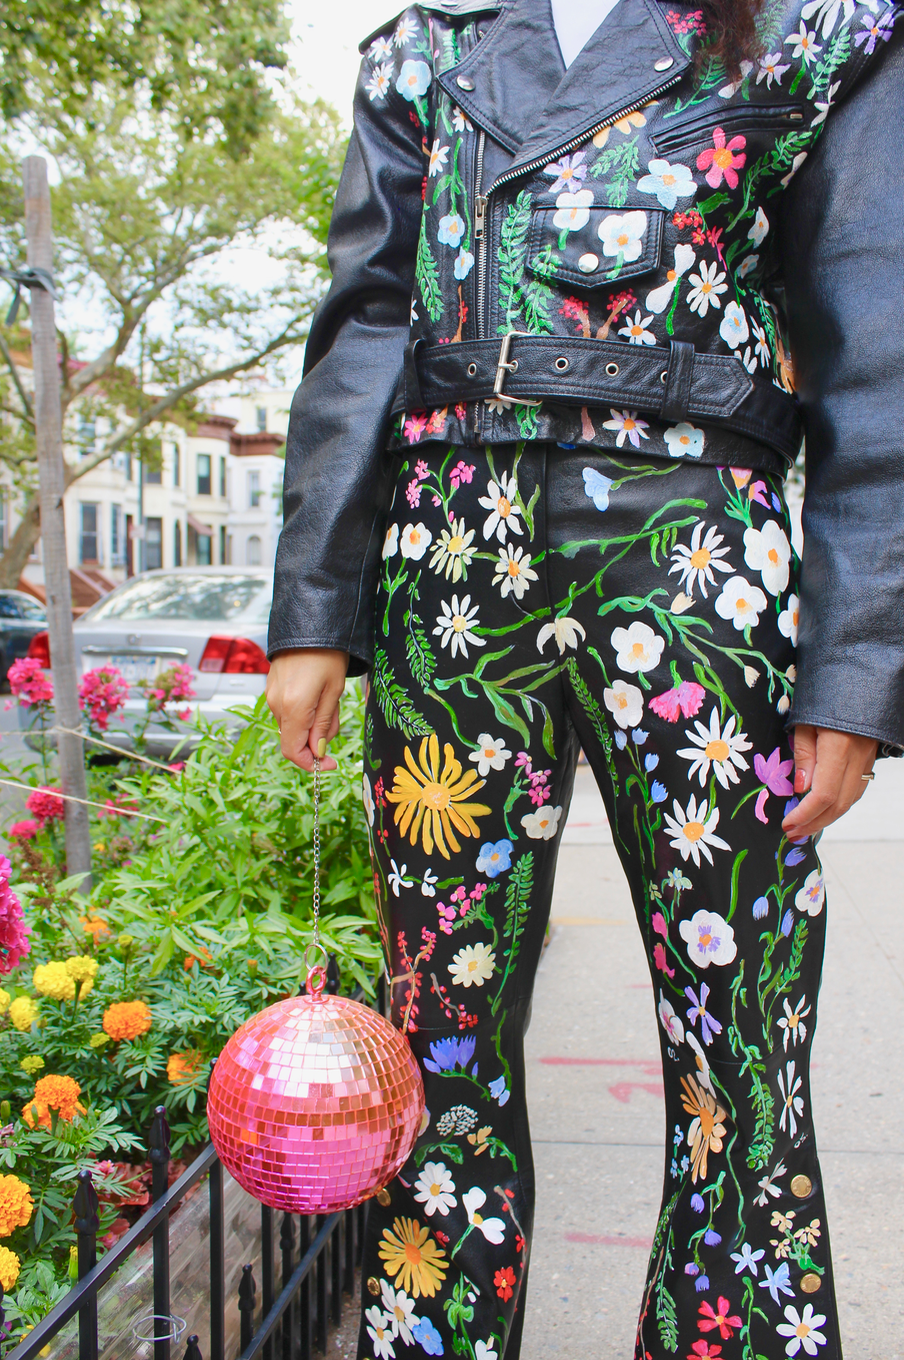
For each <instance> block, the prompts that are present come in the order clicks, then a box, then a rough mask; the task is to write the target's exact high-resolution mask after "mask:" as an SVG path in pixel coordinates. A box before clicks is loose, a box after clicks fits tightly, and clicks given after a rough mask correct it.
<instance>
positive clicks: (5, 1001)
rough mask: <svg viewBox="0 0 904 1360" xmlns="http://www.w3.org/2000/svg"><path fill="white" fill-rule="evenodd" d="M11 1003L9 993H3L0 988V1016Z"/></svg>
mask: <svg viewBox="0 0 904 1360" xmlns="http://www.w3.org/2000/svg"><path fill="white" fill-rule="evenodd" d="M11 1001H12V997H11V996H10V994H9V992H5V991H4V990H3V988H2V987H0V1015H2V1014H3V1013H4V1011H5V1010H6V1008H7V1006H8V1005H9V1003H10V1002H11Z"/></svg>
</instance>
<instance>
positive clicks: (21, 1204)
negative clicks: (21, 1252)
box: [0, 1176, 35, 1237]
mask: <svg viewBox="0 0 904 1360" xmlns="http://www.w3.org/2000/svg"><path fill="white" fill-rule="evenodd" d="M34 1207H35V1206H34V1200H33V1199H32V1197H31V1191H30V1190H29V1188H28V1186H27V1185H26V1184H25V1182H24V1181H23V1180H20V1179H19V1177H18V1176H0V1237H9V1236H10V1235H11V1234H12V1233H14V1232H15V1231H16V1229H17V1228H24V1227H25V1225H26V1223H28V1221H29V1220H30V1218H31V1211H32V1209H33V1208H34Z"/></svg>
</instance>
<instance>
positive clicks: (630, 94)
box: [439, 0, 691, 169]
mask: <svg viewBox="0 0 904 1360" xmlns="http://www.w3.org/2000/svg"><path fill="white" fill-rule="evenodd" d="M690 64H691V58H690V57H688V56H687V55H686V54H685V53H684V52H683V51H682V49H681V47H680V46H679V44H678V41H677V39H676V38H675V36H674V34H673V33H672V30H671V29H670V27H669V25H668V23H667V22H666V19H665V16H664V15H663V13H662V11H661V8H660V6H659V5H658V4H657V3H656V0H619V3H618V4H617V5H616V6H615V9H614V10H613V11H612V13H611V14H610V15H609V16H608V18H607V19H606V20H605V22H604V23H603V24H602V25H601V26H600V28H598V29H597V31H596V33H595V34H594V35H593V37H592V38H591V39H590V41H589V42H588V43H587V45H586V47H585V48H584V50H583V51H582V52H581V53H580V55H579V56H578V57H577V58H576V60H575V61H574V62H573V63H572V65H571V66H570V67H569V68H568V70H567V71H566V70H565V69H564V62H563V61H562V56H561V53H560V51H559V44H558V42H557V40H556V36H555V30H554V28H553V23H552V12H551V10H550V5H549V0H512V3H511V4H509V5H506V7H505V9H504V10H503V12H502V13H501V15H500V16H499V18H498V19H497V20H496V22H495V23H494V24H493V25H492V27H491V28H490V29H489V30H488V31H487V34H486V37H485V38H484V39H483V40H482V41H481V42H479V43H478V44H477V46H476V47H475V48H474V49H473V50H472V51H471V52H469V53H468V55H467V56H466V57H465V58H464V60H463V61H461V62H459V63H458V64H457V65H456V66H453V67H450V68H449V69H447V70H446V71H445V72H444V73H443V74H442V76H440V77H439V80H440V84H441V85H442V86H443V88H444V89H445V90H446V91H447V93H448V94H449V95H451V97H452V98H453V99H455V100H456V102H457V103H458V104H459V105H460V107H461V108H462V109H463V110H464V111H465V113H467V115H468V117H469V118H471V119H472V121H473V122H475V123H476V124H477V125H478V127H482V128H484V129H485V130H486V131H487V132H488V133H490V135H491V136H493V137H495V138H496V139H497V140H498V141H499V142H501V143H502V145H503V146H504V147H505V148H506V149H507V150H508V151H511V152H512V153H513V154H514V156H515V161H514V164H513V166H512V169H517V168H518V166H521V165H527V164H529V163H530V162H532V161H535V160H541V159H543V158H546V157H549V156H553V155H554V154H555V152H556V151H557V150H558V149H559V148H560V147H563V146H565V145H566V144H567V143H569V142H571V141H574V140H576V139H578V138H580V137H582V135H583V134H585V133H586V132H588V131H589V130H590V129H591V128H593V127H596V126H597V125H598V124H599V123H603V122H605V121H606V120H607V119H609V118H613V117H616V116H617V115H618V114H619V113H621V112H622V111H623V110H625V109H628V108H632V107H634V106H635V105H636V106H640V105H641V104H643V103H645V102H646V101H647V100H648V99H649V98H650V97H651V96H652V95H654V94H655V92H656V91H657V90H658V89H661V88H662V86H663V85H666V84H669V83H671V82H672V81H674V80H675V79H676V78H678V77H679V76H681V75H682V74H683V73H684V71H686V70H687V68H688V67H689V66H690ZM468 86H472V88H471V89H469V88H468Z"/></svg>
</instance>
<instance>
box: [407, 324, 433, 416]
mask: <svg viewBox="0 0 904 1360" xmlns="http://www.w3.org/2000/svg"><path fill="white" fill-rule="evenodd" d="M423 343H424V340H423V337H422V336H419V337H418V338H417V339H416V340H410V341H409V342H408V344H407V345H406V346H405V357H404V361H403V370H402V381H403V392H404V400H405V410H406V411H407V412H409V414H410V413H411V412H412V411H426V409H427V403H426V402H425V401H424V396H423V393H422V392H421V380H420V377H419V375H418V371H417V357H416V350H417V347H418V345H422V344H423Z"/></svg>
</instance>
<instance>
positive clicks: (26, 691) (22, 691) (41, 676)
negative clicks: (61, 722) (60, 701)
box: [6, 656, 53, 705]
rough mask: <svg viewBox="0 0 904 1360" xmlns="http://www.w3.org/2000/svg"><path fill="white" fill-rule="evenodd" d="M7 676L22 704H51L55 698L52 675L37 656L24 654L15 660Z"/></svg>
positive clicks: (10, 685) (11, 687)
mask: <svg viewBox="0 0 904 1360" xmlns="http://www.w3.org/2000/svg"><path fill="white" fill-rule="evenodd" d="M6 678H7V679H8V680H9V687H10V689H11V690H12V692H13V694H14V695H15V697H16V698H17V699H18V700H19V703H20V704H25V705H28V704H49V703H50V701H51V700H52V698H53V685H52V683H51V681H50V677H49V676H47V675H45V673H44V671H43V669H42V667H41V663H40V661H38V660H37V659H36V658H35V657H31V656H23V657H21V658H20V659H19V660H18V661H14V662H13V664H12V665H11V666H10V668H9V671H8V673H7V677H6Z"/></svg>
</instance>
